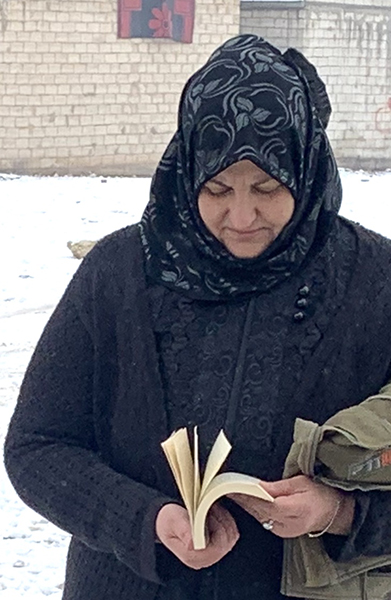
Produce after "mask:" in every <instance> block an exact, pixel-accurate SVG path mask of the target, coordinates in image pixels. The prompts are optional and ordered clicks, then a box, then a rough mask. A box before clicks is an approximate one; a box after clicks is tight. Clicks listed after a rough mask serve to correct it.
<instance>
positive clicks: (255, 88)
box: [142, 35, 341, 300]
mask: <svg viewBox="0 0 391 600" xmlns="http://www.w3.org/2000/svg"><path fill="white" fill-rule="evenodd" d="M298 56H301V55H299V53H297V52H296V53H293V52H291V53H289V54H288V55H287V56H286V57H285V56H284V55H282V54H281V52H279V50H277V49H276V48H274V47H273V46H271V45H270V44H268V43H267V42H265V41H264V40H263V39H262V38H259V37H257V36H255V35H241V36H238V37H236V38H233V39H231V40H228V41H227V42H226V43H225V44H223V45H222V46H221V47H220V48H218V49H217V50H216V52H214V53H213V55H212V56H211V58H210V59H209V61H208V62H207V63H206V65H205V66H204V67H202V68H201V69H200V70H199V71H197V72H196V73H195V74H194V75H193V76H192V77H191V78H190V80H189V81H188V83H187V84H186V87H185V89H184V92H183V94H182V98H181V102H180V107H179V115H178V130H177V132H176V134H175V135H174V137H173V139H172V141H171V142H170V144H169V145H168V147H167V150H166V152H165V154H164V155H163V158H162V160H161V162H160V164H159V166H158V168H157V170H156V173H155V176H154V179H153V182H152V186H151V199H150V202H149V204H148V207H147V209H146V211H145V213H144V215H143V218H142V239H143V244H144V250H145V253H146V259H147V261H146V269H147V273H148V276H149V277H150V278H151V280H152V281H153V282H155V283H161V284H163V285H164V286H165V287H168V288H171V289H174V290H177V291H178V292H181V293H182V294H184V295H185V296H186V297H191V298H196V299H201V300H219V299H221V298H222V297H223V298H224V297H225V298H232V297H233V296H240V295H243V294H246V293H250V292H254V291H256V292H264V291H265V290H268V289H271V288H272V287H274V286H275V285H277V284H279V283H281V282H282V281H283V280H284V279H286V278H287V277H289V276H290V275H291V274H292V273H294V272H296V271H297V270H298V269H299V268H300V266H301V265H302V264H303V262H304V261H305V259H308V258H309V257H310V256H312V255H313V254H316V253H317V252H319V250H320V249H321V248H322V246H323V245H324V243H325V242H326V240H327V236H328V234H329V231H330V229H331V227H332V224H333V222H334V220H335V218H336V215H337V212H338V209H339V207H340V203H341V183H340V179H339V175H338V170H337V166H336V163H335V160H334V157H333V154H332V151H331V148H330V145H329V142H328V139H327V136H326V133H325V130H324V127H323V124H322V119H323V120H324V115H323V113H322V116H319V114H318V110H317V103H316V102H315V100H314V96H319V95H320V96H321V94H320V92H319V86H320V87H321V88H322V90H323V94H325V89H324V85H323V84H321V82H320V84H318V87H316V86H314V84H313V81H314V80H316V79H317V77H316V71H315V68H314V67H312V70H311V72H310V75H309V76H308V77H306V75H305V73H307V72H308V71H309V69H308V68H306V67H305V65H306V62H305V59H304V58H303V57H301V60H298V58H297V57H298ZM295 60H296V63H295ZM302 67H303V68H304V71H303V68H302ZM322 86H323V87H322ZM321 99H323V97H322V96H321ZM244 159H247V160H251V161H252V162H253V163H254V164H255V165H257V166H258V167H260V168H261V169H263V170H264V171H265V172H266V173H268V174H269V175H270V176H271V177H273V178H274V179H276V180H278V181H279V182H281V183H282V184H283V185H284V186H285V187H287V188H288V189H289V191H290V192H291V194H292V196H293V198H294V199H295V210H294V214H293V217H292V219H291V221H290V222H289V223H288V224H287V226H286V227H285V228H284V230H283V231H282V233H281V234H280V235H279V236H278V238H277V239H276V240H275V241H274V242H273V243H272V244H271V245H270V247H269V248H267V249H266V250H265V251H264V252H263V253H262V254H261V255H260V256H258V257H256V258H254V259H251V260H249V259H238V258H236V257H235V256H233V255H232V254H231V253H230V252H229V251H228V250H227V249H226V248H225V247H224V245H223V244H222V243H221V242H220V241H218V240H217V239H216V238H215V237H214V236H213V235H212V234H211V233H210V232H209V231H208V229H207V228H206V226H205V225H204V223H203V222H202V219H201V217H200V214H199V210H198V205H197V199H198V195H199V192H200V189H201V188H202V185H203V184H204V183H205V182H206V181H207V180H209V179H211V178H212V177H214V176H215V175H216V174H217V173H219V172H220V171H222V170H223V169H226V168H227V167H229V166H230V165H232V164H233V163H235V162H237V161H239V160H244Z"/></svg>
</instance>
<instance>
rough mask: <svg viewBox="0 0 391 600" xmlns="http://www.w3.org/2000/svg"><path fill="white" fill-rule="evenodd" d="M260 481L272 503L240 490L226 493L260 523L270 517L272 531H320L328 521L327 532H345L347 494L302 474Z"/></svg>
mask: <svg viewBox="0 0 391 600" xmlns="http://www.w3.org/2000/svg"><path fill="white" fill-rule="evenodd" d="M260 483H261V484H262V486H263V487H264V488H265V490H266V491H267V492H269V494H271V495H272V496H273V497H274V498H275V501H274V502H273V503H270V502H265V501H264V500H259V499H258V498H254V497H253V496H246V495H243V494H231V495H230V496H229V497H230V498H231V499H232V500H234V501H235V502H236V503H237V504H239V506H241V507H242V508H244V510H246V511H247V512H248V513H249V514H250V515H252V516H253V517H255V518H256V519H257V520H258V521H259V522H260V523H265V522H268V521H270V522H271V523H272V526H273V527H272V528H271V531H272V532H273V533H275V534H276V535H278V536H280V537H282V538H295V537H298V536H300V535H304V534H307V533H316V532H320V531H323V530H324V529H325V528H326V527H327V526H328V525H329V523H330V522H331V521H333V522H332V525H331V526H330V527H329V528H328V530H327V531H328V533H334V534H338V535H347V534H348V533H349V531H350V529H351V526H352V522H353V516H354V505H355V500H354V498H353V497H352V496H351V495H350V494H346V493H343V492H341V491H339V490H336V489H335V488H332V487H329V486H326V485H323V484H321V483H316V482H314V481H313V480H312V479H310V478H309V477H306V476H305V475H298V476H296V477H291V478H290V479H282V480H280V481H273V482H266V481H260ZM333 517H334V518H333Z"/></svg>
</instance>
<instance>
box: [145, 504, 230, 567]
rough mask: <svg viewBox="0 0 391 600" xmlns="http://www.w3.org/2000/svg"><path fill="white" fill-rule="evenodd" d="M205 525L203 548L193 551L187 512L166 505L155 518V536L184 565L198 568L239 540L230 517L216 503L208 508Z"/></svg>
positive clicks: (213, 561) (215, 560)
mask: <svg viewBox="0 0 391 600" xmlns="http://www.w3.org/2000/svg"><path fill="white" fill-rule="evenodd" d="M207 526H208V544H207V547H206V548H205V549H204V550H194V547H193V542H192V536H191V526H190V521H189V517H188V514H187V511H186V510H185V509H184V508H183V507H181V506H179V505H177V504H166V505H165V506H163V507H162V508H161V509H160V511H159V513H158V515H157V518H156V535H157V537H158V538H159V540H160V541H161V542H162V544H164V545H165V546H166V547H167V548H168V549H169V550H170V551H171V552H172V553H173V554H175V556H176V557H177V558H179V560H181V561H182V562H183V563H184V564H185V565H187V566H188V567H190V568H192V569H202V568H205V567H210V566H211V565H213V564H215V563H216V562H218V561H219V560H220V559H221V558H223V556H225V555H226V554H227V553H228V552H229V551H230V550H231V549H232V548H233V546H234V545H235V544H236V542H237V540H238V539H239V532H238V530H237V527H236V523H235V521H234V519H233V518H232V516H231V515H230V513H228V511H226V510H224V509H223V508H221V507H220V506H218V505H215V506H213V507H212V508H211V510H210V512H209V515H208V520H207Z"/></svg>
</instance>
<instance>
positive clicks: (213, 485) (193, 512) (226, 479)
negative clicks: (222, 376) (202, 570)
mask: <svg viewBox="0 0 391 600" xmlns="http://www.w3.org/2000/svg"><path fill="white" fill-rule="evenodd" d="M162 448H163V450H164V453H165V455H166V458H167V460H168V463H169V465H170V467H171V470H172V472H173V475H174V478H175V482H176V484H177V486H178V489H179V491H180V494H181V496H182V499H183V502H184V504H185V507H186V508H187V510H188V513H189V517H190V524H191V527H192V534H193V545H194V549H195V550H202V549H203V548H205V547H206V540H205V520H206V516H207V514H208V510H209V509H210V507H211V506H212V504H213V503H214V502H216V500H218V498H221V496H225V495H226V494H233V493H238V494H248V495H250V496H256V497H257V498H261V500H267V501H268V502H273V501H274V498H273V497H272V496H271V495H270V494H268V492H266V490H264V489H263V487H262V486H261V485H260V483H259V480H258V479H257V478H256V477H251V476H250V475H244V474H243V473H221V474H220V475H217V472H218V471H219V470H220V468H221V466H222V464H223V463H224V461H225V459H226V458H227V456H228V454H229V452H230V450H231V444H230V443H229V441H228V440H227V438H226V437H225V434H224V431H223V430H221V431H220V433H219V435H218V436H217V438H216V441H215V443H214V444H213V447H212V450H211V451H210V454H209V457H208V460H207V463H206V467H205V472H204V476H203V479H202V483H201V475H200V467H199V459H198V433H197V427H195V428H194V447H193V453H192V451H191V448H190V442H189V436H188V433H187V429H186V428H182V429H178V431H175V432H174V433H173V434H172V435H170V437H169V438H168V439H167V440H166V441H165V442H162Z"/></svg>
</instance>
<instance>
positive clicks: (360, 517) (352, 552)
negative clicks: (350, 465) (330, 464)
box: [324, 382, 391, 562]
mask: <svg viewBox="0 0 391 600" xmlns="http://www.w3.org/2000/svg"><path fill="white" fill-rule="evenodd" d="M384 397H385V398H386V399H390V398H391V383H390V382H388V383H387V385H385V386H384V387H383V388H382V389H381V390H380V391H379V393H378V395H377V396H373V397H372V398H370V399H369V400H371V399H377V398H379V399H383V398H384ZM384 406H387V404H384ZM383 411H384V409H383ZM386 411H387V415H386V414H385V412H383V413H381V416H382V417H385V416H387V420H388V421H390V420H391V415H390V416H389V417H388V409H386ZM390 444H391V441H390ZM350 493H351V494H353V495H354V497H355V500H356V507H355V514H354V520H353V525H352V530H351V532H350V534H349V536H347V537H341V536H335V535H330V534H326V535H325V536H324V542H325V549H326V551H327V552H328V554H329V556H330V558H332V559H333V560H336V561H341V562H345V561H349V560H352V559H354V558H358V557H360V556H382V555H385V554H391V492H390V491H380V490H371V491H367V492H364V491H360V490H355V491H352V492H350Z"/></svg>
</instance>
